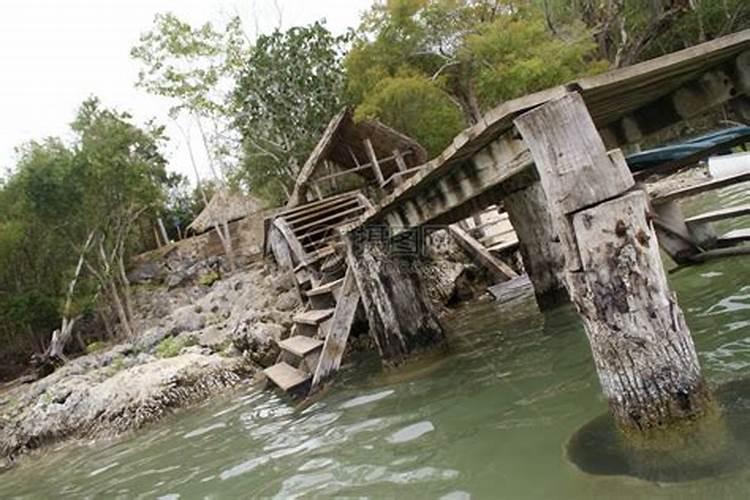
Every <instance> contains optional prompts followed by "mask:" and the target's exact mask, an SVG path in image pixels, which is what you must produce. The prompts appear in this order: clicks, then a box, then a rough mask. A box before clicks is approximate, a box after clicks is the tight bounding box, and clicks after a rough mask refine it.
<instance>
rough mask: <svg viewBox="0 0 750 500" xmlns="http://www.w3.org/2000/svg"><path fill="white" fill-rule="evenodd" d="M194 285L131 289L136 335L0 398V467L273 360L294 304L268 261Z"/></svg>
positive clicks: (164, 409) (202, 394) (168, 407)
mask: <svg viewBox="0 0 750 500" xmlns="http://www.w3.org/2000/svg"><path fill="white" fill-rule="evenodd" d="M200 280H201V277H200V276H199V275H196V276H195V280H188V281H189V283H187V284H181V285H180V286H179V287H176V288H170V286H169V285H168V284H163V285H155V284H146V285H143V286H139V287H136V289H137V291H136V294H135V297H134V298H135V303H136V307H137V317H138V319H137V327H138V329H137V331H139V332H143V333H141V334H140V335H138V336H137V337H136V338H135V339H128V340H127V341H124V342H121V343H117V344H114V345H110V346H102V347H101V348H100V349H98V350H97V351H96V352H92V353H90V354H86V355H84V356H81V357H78V358H76V359H73V360H71V361H70V362H68V363H67V364H65V365H64V366H63V367H61V368H60V369H58V370H56V371H55V372H54V373H52V374H51V375H49V376H47V377H45V378H43V379H40V380H38V381H35V382H33V383H31V384H17V385H15V386H13V387H12V388H10V389H9V390H7V391H6V392H4V393H3V394H0V469H2V468H7V467H9V466H11V465H13V463H14V462H15V461H16V460H17V458H18V457H20V456H22V455H24V454H26V453H28V452H30V451H33V450H36V449H40V448H43V447H46V446H49V445H52V444H55V443H58V442H61V441H63V440H67V439H84V438H86V439H90V438H97V437H109V436H114V435H118V434H121V433H123V432H126V431H130V430H135V429H138V428H140V427H142V426H143V425H146V424H148V423H150V422H153V421H156V420H158V419H159V418H161V417H162V416H164V415H165V414H168V413H169V412H170V411H172V410H174V409H176V408H180V407H184V406H188V405H190V404H193V403H196V402H199V401H203V400H205V399H207V398H208V397H210V396H213V395H216V394H219V393H222V392H223V391H225V390H227V389H229V388H231V387H233V386H235V385H236V384H237V383H239V382H240V381H241V380H242V379H243V378H247V377H248V376H252V375H253V374H254V373H256V372H257V371H258V370H259V369H262V367H263V366H264V365H266V364H267V362H268V361H269V360H270V361H272V360H273V359H275V357H276V353H277V351H276V349H277V347H276V343H275V341H276V340H280V339H282V338H283V337H284V336H285V335H287V332H288V331H289V328H290V327H291V325H292V315H293V314H294V311H295V310H296V309H297V308H298V307H299V300H298V298H297V296H296V292H295V291H294V290H293V289H292V282H291V280H290V279H287V278H286V277H285V276H284V275H283V273H279V272H278V270H277V269H276V268H275V266H272V265H268V264H256V265H253V266H252V267H251V268H250V269H248V270H245V271H242V272H237V273H235V274H232V275H231V276H228V277H226V278H225V279H222V280H217V281H215V282H213V283H211V284H210V285H205V284H204V285H201V284H200V283H196V282H198V281H200ZM193 281H195V282H193Z"/></svg>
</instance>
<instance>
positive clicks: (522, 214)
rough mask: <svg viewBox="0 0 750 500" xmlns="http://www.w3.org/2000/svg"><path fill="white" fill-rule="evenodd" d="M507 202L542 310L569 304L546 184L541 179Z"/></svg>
mask: <svg viewBox="0 0 750 500" xmlns="http://www.w3.org/2000/svg"><path fill="white" fill-rule="evenodd" d="M503 204H504V206H505V209H506V210H507V212H508V216H509V217H510V222H511V224H512V225H513V229H515V231H516V235H517V236H518V241H519V243H520V251H521V258H522V259H523V267H524V269H526V273H527V274H528V275H529V279H530V280H531V283H532V284H533V285H534V295H535V296H536V302H537V304H538V305H539V309H540V310H542V311H545V310H547V309H552V308H554V307H556V306H559V305H560V304H564V303H567V302H568V300H569V298H568V291H567V289H566V288H565V284H564V283H563V278H562V271H563V266H564V264H565V261H564V258H563V254H562V248H561V247H560V238H559V237H558V236H557V233H556V232H555V230H554V227H553V225H552V216H551V214H550V212H549V208H548V204H547V198H546V197H545V196H544V191H543V190H542V186H541V185H540V184H539V183H538V182H537V183H535V184H533V185H531V186H529V187H527V188H526V189H522V190H521V191H517V192H515V193H513V194H511V195H510V196H508V197H506V198H505V199H504V200H503Z"/></svg>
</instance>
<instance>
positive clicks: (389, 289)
mask: <svg viewBox="0 0 750 500" xmlns="http://www.w3.org/2000/svg"><path fill="white" fill-rule="evenodd" d="M407 237H410V238H421V237H422V235H421V233H420V234H417V233H414V234H410V235H408V236H407ZM345 240H346V246H347V262H348V265H349V269H350V270H351V271H353V272H354V277H355V279H356V281H357V286H358V288H359V291H360V294H361V300H362V304H363V306H364V308H365V311H366V313H367V319H368V321H369V324H370V335H371V337H372V339H373V341H374V342H375V344H376V345H377V348H378V351H379V353H380V356H381V357H382V358H383V360H384V361H386V362H388V363H391V364H399V363H400V362H402V361H404V360H405V359H406V358H407V357H408V356H409V355H411V354H414V353H416V352H419V351H422V350H425V349H428V348H430V347H434V346H435V345H437V344H440V343H442V342H443V341H444V340H445V333H444V331H443V327H442V325H441V324H440V321H439V320H438V317H437V314H436V312H435V311H434V309H433V306H432V303H431V302H430V299H429V296H428V294H427V291H426V290H425V288H424V285H423V284H422V283H421V281H420V276H419V275H418V274H417V273H416V266H415V260H416V259H419V258H420V252H419V248H420V247H419V244H420V242H419V241H418V240H414V241H413V243H415V245H411V246H410V245H407V247H409V246H410V247H411V248H395V247H394V246H393V245H394V242H392V240H391V238H390V234H389V232H388V231H387V230H386V228H384V227H376V228H373V227H368V226H362V227H359V228H356V229H355V230H353V231H351V232H349V233H346V235H345ZM401 243H403V242H401ZM395 244H396V245H399V242H396V243H395Z"/></svg>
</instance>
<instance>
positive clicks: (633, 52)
mask: <svg viewBox="0 0 750 500" xmlns="http://www.w3.org/2000/svg"><path fill="white" fill-rule="evenodd" d="M540 7H541V8H542V9H543V10H544V12H545V18H546V20H547V23H548V25H549V27H550V29H552V30H553V31H554V30H555V29H556V27H557V26H559V25H564V24H566V23H570V22H571V21H573V20H578V21H581V22H583V23H584V24H585V25H586V26H587V27H588V28H589V30H590V31H591V33H592V37H593V40H594V41H595V42H596V45H597V52H598V55H599V57H600V58H602V59H606V60H608V61H609V62H610V63H611V64H612V65H613V66H614V67H621V66H627V65H630V64H634V63H636V62H639V61H643V60H645V59H650V58H653V57H657V56H659V55H663V54H666V53H669V52H674V51H676V50H680V49H683V48H686V47H689V46H691V45H695V44H697V43H701V42H705V41H707V40H710V39H713V38H716V37H719V36H723V35H726V34H728V33H731V32H734V31H738V30H741V29H745V28H747V27H748V26H750V5H748V3H747V2H746V1H744V0H650V1H649V2H643V1H642V0H607V1H605V2H601V1H594V0H577V1H575V2H570V1H568V0H541V3H540Z"/></svg>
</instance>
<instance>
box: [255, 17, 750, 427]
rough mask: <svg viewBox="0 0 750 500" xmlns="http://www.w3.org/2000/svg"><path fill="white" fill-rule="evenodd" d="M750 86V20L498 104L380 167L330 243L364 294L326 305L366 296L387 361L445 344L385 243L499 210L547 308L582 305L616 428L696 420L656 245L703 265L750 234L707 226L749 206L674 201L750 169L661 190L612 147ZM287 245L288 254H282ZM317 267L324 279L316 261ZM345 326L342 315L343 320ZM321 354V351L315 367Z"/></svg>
mask: <svg viewBox="0 0 750 500" xmlns="http://www.w3.org/2000/svg"><path fill="white" fill-rule="evenodd" d="M749 93H750V31H743V32H740V33H736V34H733V35H730V36H727V37H724V38H721V39H717V40H714V41H711V42H708V43H704V44H702V45H698V46H695V47H692V48H689V49H686V50H683V51H680V52H677V53H674V54H670V55H667V56H664V57H660V58H657V59H654V60H651V61H647V62H644V63H641V64H638V65H635V66H632V67H627V68H623V69H619V70H615V71H611V72H608V73H605V74H603V75H598V76H594V77H588V78H582V79H579V80H576V81H573V82H570V83H569V84H567V85H562V86H558V87H555V88H552V89H549V90H546V91H543V92H539V93H536V94H532V95H529V96H525V97H523V98H520V99H516V100H513V101H509V102H506V103H504V104H502V105H501V106H499V107H497V108H496V109H494V110H492V111H490V112H489V113H487V114H486V115H485V116H484V118H483V119H482V120H481V121H480V122H479V123H478V124H476V125H475V126H473V127H471V128H469V129H467V130H465V131H464V132H462V133H461V134H459V135H458V136H457V137H456V138H455V140H454V141H453V143H452V144H451V145H450V146H449V147H448V148H447V149H446V150H445V151H444V152H443V153H442V154H441V155H439V156H438V157H437V158H435V159H433V160H431V161H429V162H426V163H424V164H422V165H420V166H418V167H407V168H406V169H403V168H402V170H401V171H404V172H405V171H408V173H409V175H408V176H399V181H398V182H394V183H392V184H391V183H387V182H386V179H385V177H384V175H382V172H381V175H376V179H377V182H378V183H379V184H380V186H381V187H385V186H386V185H387V189H384V192H383V193H382V196H380V197H379V199H375V200H372V199H370V200H369V202H368V203H365V202H363V203H362V205H361V206H360V207H359V208H357V209H356V210H355V209H354V208H352V209H351V211H349V210H342V211H341V212H340V214H341V215H340V217H341V219H340V220H339V219H335V220H337V221H338V222H340V224H339V223H338V222H337V224H336V235H335V236H333V237H332V239H331V241H335V242H336V243H331V242H328V243H326V244H327V245H329V246H330V247H331V248H332V250H331V251H330V255H331V256H336V255H341V252H342V251H344V249H345V251H346V264H347V265H346V266H345V267H346V271H345V277H344V283H345V284H348V286H349V288H348V290H349V292H350V293H349V296H350V297H355V296H356V297H357V300H356V301H355V300H354V299H353V298H352V299H351V301H350V302H349V303H348V305H347V306H346V307H344V306H342V305H341V304H342V303H341V302H340V301H339V302H337V304H336V307H335V308H334V311H333V312H332V313H331V314H332V315H333V317H334V318H336V317H337V314H338V315H339V317H341V318H344V319H346V320H348V319H349V317H351V316H353V314H354V313H351V312H350V311H351V310H352V309H353V308H356V307H357V306H353V305H352V304H354V302H356V303H357V304H360V303H361V304H362V305H364V312H365V314H366V316H367V319H368V322H369V326H370V335H371V337H372V338H373V340H374V341H375V343H376V345H377V346H378V348H379V350H380V354H381V355H382V356H383V358H384V359H386V360H396V361H399V360H403V359H405V358H406V357H408V356H409V355H410V354H412V353H413V352H417V351H419V350H422V349H425V348H426V347H428V346H429V345H433V344H439V343H441V342H443V340H444V338H445V335H444V332H443V330H442V328H441V326H440V323H439V321H438V320H437V317H436V315H435V313H434V311H432V308H431V306H430V303H429V300H428V299H427V298H426V296H425V293H424V290H423V289H422V288H423V287H422V286H421V284H420V282H419V280H417V279H415V274H414V272H413V271H411V269H412V268H413V266H412V262H411V260H410V257H408V256H400V255H393V254H390V253H388V252H387V251H386V250H385V249H386V248H387V245H386V242H387V241H386V240H388V239H397V240H403V239H409V238H412V239H413V238H416V239H419V238H421V237H423V234H424V231H422V228H425V227H428V226H433V227H434V226H445V227H450V226H452V225H454V224H456V225H457V226H455V228H456V229H455V230H453V232H454V233H456V234H459V235H466V236H469V237H470V238H472V239H473V240H474V241H475V242H476V241H479V240H477V236H476V235H472V234H471V229H472V227H473V228H474V229H477V228H480V227H481V226H482V222H481V221H478V220H475V216H476V214H478V213H481V212H482V211H483V210H485V209H486V208H487V207H493V206H494V207H499V206H502V207H504V210H505V211H507V217H508V220H509V221H510V222H511V223H512V226H513V228H514V231H513V235H514V237H515V238H516V239H517V243H513V244H514V245H518V246H520V250H521V254H522V256H523V262H524V267H525V269H526V272H527V273H528V275H529V278H530V280H531V282H532V284H533V285H534V288H535V293H536V295H537V299H538V301H539V303H540V306H543V307H549V306H551V305H554V304H556V303H559V302H560V301H562V300H568V299H569V300H571V301H572V302H573V304H574V305H575V306H576V309H577V310H578V312H579V314H580V316H581V319H582V321H583V324H584V326H585V330H586V333H587V335H588V338H589V342H590V343H591V348H592V353H593V356H594V363H595V365H596V368H597V372H598V374H599V379H600V381H601V385H602V388H603V390H604V393H605V395H606V396H607V398H608V400H609V403H610V407H611V409H612V412H613V414H614V415H615V417H616V419H617V421H618V423H619V424H620V426H621V427H622V428H625V429H629V430H635V431H638V432H644V431H648V430H651V429H658V428H662V427H669V426H671V425H672V424H674V423H677V422H680V421H685V420H695V419H698V418H699V417H700V416H702V415H703V414H704V413H705V412H706V411H708V410H707V409H708V407H709V406H710V401H711V395H710V392H709V391H708V389H707V386H706V384H705V382H704V380H703V378H702V375H701V370H700V366H699V364H698V358H697V355H696V351H695V347H694V345H693V342H692V339H691V337H690V332H689V330H688V328H687V326H686V325H685V322H684V319H683V315H682V312H681V310H680V307H679V305H678V304H677V302H676V299H675V297H674V294H673V293H672V292H671V290H670V289H669V286H668V282H667V280H666V275H665V271H664V266H663V264H662V261H661V258H660V254H659V245H661V246H662V247H663V248H665V249H666V250H667V251H668V252H669V254H670V255H672V256H673V258H675V260H677V261H678V262H695V261H700V260H701V259H702V258H704V257H705V256H706V255H710V252H716V251H718V250H722V249H721V248H720V247H722V246H723V245H726V244H730V243H735V242H739V241H744V240H745V239H746V238H747V236H748V235H747V233H745V232H738V233H734V234H729V235H724V236H723V237H721V236H716V235H714V234H713V233H712V232H711V226H710V224H712V223H713V222H714V221H716V220H718V219H720V218H723V217H730V216H737V215H739V214H743V213H747V212H746V209H745V208H737V209H734V210H724V211H720V212H716V213H711V214H704V215H703V216H699V217H695V218H691V219H685V218H684V217H683V216H682V214H681V211H680V210H679V205H677V201H676V200H678V199H679V198H681V197H683V196H688V195H691V194H696V193H698V192H701V191H706V190H709V189H716V188H718V187H720V186H727V185H731V184H734V183H738V182H744V181H747V180H750V177H748V176H747V175H746V174H741V175H736V176H733V177H731V178H725V179H717V180H711V181H709V182H707V183H705V184H704V185H701V186H695V187H692V188H690V189H686V190H678V191H675V192H671V193H667V194H665V195H663V196H661V197H659V198H657V199H653V200H652V199H650V198H649V196H648V194H647V192H646V191H645V190H644V189H643V188H642V187H640V186H638V185H636V184H635V181H634V178H633V175H632V174H631V172H630V170H629V169H628V167H627V164H626V162H625V159H624V156H623V153H622V152H621V150H620V149H616V148H618V147H628V146H629V145H633V144H638V143H640V142H641V141H643V140H644V138H646V137H647V136H649V135H650V134H653V133H655V132H658V131H661V130H663V129H664V128H666V127H670V126H673V125H675V124H677V123H679V122H681V121H683V120H687V119H690V118H692V117H695V116H698V115H700V114H702V113H704V112H706V111H709V110H711V109H713V108H715V107H716V106H719V105H724V104H731V103H732V102H735V101H737V100H740V99H747V97H746V96H747V95H748V94H749ZM334 128H335V127H334ZM365 144H367V142H365ZM366 149H368V148H366ZM321 151H322V149H321ZM381 154H382V153H381ZM706 154H710V153H709V152H707V153H706ZM377 155H378V153H377V152H375V151H374V150H373V152H372V154H368V157H369V160H370V162H369V163H370V168H371V169H374V170H377V169H376V168H375V166H376V165H379V163H380V162H379V161H378V158H377ZM318 156H320V154H318ZM391 156H394V157H398V156H403V154H400V155H398V154H395V153H393V154H392V155H391ZM696 159H700V158H696ZM393 162H394V163H397V166H396V168H401V167H399V165H398V163H399V162H397V161H396V160H395V159H394V160H393ZM354 168H359V167H358V166H355V167H354ZM680 168H681V167H680ZM363 170H365V169H363ZM374 173H375V174H377V172H374ZM395 173H396V171H395V170H394V174H395ZM392 177H393V175H391V178H392ZM407 177H408V178H407ZM328 179H331V178H330V177H329V178H328ZM317 203H323V204H325V203H327V202H326V200H321V201H318V202H317ZM344 214H349V215H351V216H352V220H349V219H348V218H346V217H345V216H344ZM466 220H474V224H473V225H472V224H470V223H466V222H463V221H466ZM329 222H330V221H329ZM303 226H304V225H303ZM298 227H299V226H298ZM307 227H312V226H307ZM277 228H278V230H279V234H281V235H282V236H283V237H284V238H285V240H286V242H287V244H288V245H289V246H290V247H296V246H298V245H296V244H295V243H293V242H292V241H291V239H290V238H291V237H290V235H289V231H284V230H283V228H280V227H277ZM373 235H378V236H373ZM292 236H295V235H292ZM295 237H297V236H295ZM297 239H298V240H299V237H297ZM480 240H481V236H480ZM499 240H502V238H499ZM279 241H282V240H281V239H280V238H277V242H279ZM506 243H507V242H504V241H499V242H498V244H501V245H502V244H506ZM466 244H467V245H469V246H472V247H476V245H475V244H474V243H472V242H469V243H466ZM480 244H481V241H480ZM276 246H279V245H276ZM488 248H489V249H491V248H493V245H491V244H490V246H489V247H487V246H484V248H479V247H477V248H474V250H475V251H476V252H477V254H478V255H483V251H486V250H487V249H488ZM292 250H293V251H292V254H299V255H298V256H297V257H294V256H292V258H291V259H290V260H291V261H292V262H291V264H292V265H293V266H294V269H295V272H297V270H298V269H299V266H300V265H301V264H304V266H305V267H307V266H309V265H310V260H311V259H309V258H307V257H305V255H306V254H307V252H308V249H307V248H306V247H304V246H303V247H302V248H292ZM315 251H316V252H322V251H323V250H318V249H316V250H315ZM284 252H285V250H283V249H281V250H279V252H278V253H280V254H282V257H281V260H284V257H283V254H284ZM274 253H275V254H276V253H277V251H274ZM490 257H495V256H494V255H492V254H491V253H490ZM277 258H278V255H277ZM331 258H332V259H333V258H334V257H331ZM484 258H485V260H486V261H487V262H489V263H490V264H489V265H492V260H491V259H487V257H486V256H485V257H484ZM320 259H322V257H317V256H316V257H315V259H314V260H320ZM339 260H341V259H340V258H339ZM499 269H502V265H501V266H499ZM320 271H321V270H320V269H319V270H317V272H320ZM500 272H502V271H500ZM311 275H312V278H311V280H312V282H313V284H315V279H316V278H315V276H316V271H313V272H312V273H311ZM354 284H356V287H354ZM321 285H324V284H322V283H318V284H316V285H315V286H321ZM355 289H356V290H355ZM340 306H341V308H342V311H341V312H340V311H339V307H340ZM344 309H346V311H344ZM347 311H349V312H347ZM345 312H346V314H345ZM349 325H350V324H346V321H344V320H342V321H341V322H340V324H339V326H340V328H342V329H343V330H346V329H347V328H348V327H349ZM339 326H337V328H339ZM343 330H342V331H341V332H338V331H337V332H334V330H333V329H329V331H328V332H327V333H326V334H325V341H324V344H325V345H330V346H331V347H330V354H331V355H333V356H334V358H335V359H334V362H330V361H326V362H325V363H323V365H324V366H325V367H328V368H326V372H325V374H326V375H329V374H330V373H332V371H333V370H332V369H331V368H330V367H332V366H337V362H340V357H339V355H340V353H341V351H342V349H343V347H342V346H343V343H345V337H346V334H345V333H344V332H343ZM332 335H335V339H332V340H331V341H330V342H329V337H331V336H332ZM323 358H326V354H324V355H322V356H320V357H319V359H318V360H317V361H318V364H317V367H316V369H320V367H321V363H322V361H321V360H322V359H323ZM337 360H338V361H337ZM303 361H304V360H303ZM269 375H271V374H270V373H269ZM308 378H313V379H315V380H320V379H322V378H323V377H322V376H316V375H315V374H312V375H311V376H310V377H308ZM279 385H282V384H279Z"/></svg>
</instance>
